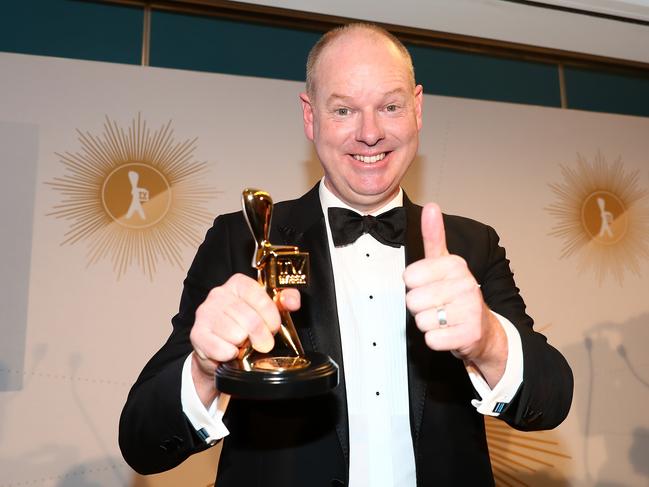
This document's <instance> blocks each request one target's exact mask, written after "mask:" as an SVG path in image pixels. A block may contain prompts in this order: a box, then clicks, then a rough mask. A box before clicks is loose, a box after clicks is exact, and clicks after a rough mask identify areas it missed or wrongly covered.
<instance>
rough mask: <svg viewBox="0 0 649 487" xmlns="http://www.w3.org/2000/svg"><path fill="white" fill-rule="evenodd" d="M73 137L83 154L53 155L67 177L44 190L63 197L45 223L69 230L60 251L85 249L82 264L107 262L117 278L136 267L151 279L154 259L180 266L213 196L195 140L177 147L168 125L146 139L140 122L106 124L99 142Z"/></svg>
mask: <svg viewBox="0 0 649 487" xmlns="http://www.w3.org/2000/svg"><path fill="white" fill-rule="evenodd" d="M77 133H78V135H79V139H78V140H79V143H80V145H81V150H80V151H78V152H74V153H71V152H65V153H63V154H59V153H57V154H56V155H57V156H58V157H59V159H60V163H61V164H62V165H63V166H64V169H65V174H64V175H63V176H62V177H58V178H54V180H53V181H49V182H47V183H46V184H48V185H50V186H51V187H52V188H54V189H55V190H56V191H58V192H59V193H60V195H61V202H60V203H59V204H57V205H56V206H54V208H53V211H52V212H50V213H49V214H48V215H52V216H55V217H57V218H62V219H65V220H68V221H69V222H70V227H69V230H68V231H67V232H66V233H65V238H64V240H63V242H62V244H75V243H77V242H80V241H88V242H89V245H88V264H89V265H90V264H93V263H96V262H98V261H99V260H101V259H104V258H110V260H111V261H112V263H113V268H114V270H115V272H116V274H117V277H118V278H119V277H121V276H122V275H123V274H124V273H125V272H126V271H127V270H128V268H129V267H131V266H132V265H136V266H137V267H138V268H139V269H140V270H141V271H142V272H143V273H144V274H146V275H147V276H148V277H149V278H151V279H152V278H153V275H154V274H155V272H156V268H157V265H158V262H159V260H160V259H163V260H165V261H168V262H170V263H171V264H173V265H177V266H181V265H182V259H181V249H182V247H183V246H196V245H197V244H198V243H199V242H200V237H201V235H200V233H199V232H201V231H202V229H203V228H204V226H205V225H206V224H208V223H209V222H210V221H211V215H210V212H209V211H208V210H207V209H206V204H207V202H208V201H209V200H211V199H213V198H214V196H215V191H214V190H212V189H210V188H209V186H207V185H206V184H205V183H204V180H205V179H206V175H207V172H208V168H207V163H206V162H201V161H197V160H196V159H195V158H194V152H195V150H196V142H197V139H193V140H185V141H182V142H177V141H176V140H175V139H174V133H173V129H172V127H171V120H169V121H168V122H167V124H166V125H163V126H161V127H160V128H159V129H158V130H155V131H153V132H152V131H151V130H150V129H149V128H148V127H147V124H146V122H145V121H144V120H142V117H141V116H140V114H138V115H137V117H136V118H134V119H133V120H132V122H131V124H130V126H129V127H128V128H127V129H126V130H125V129H124V128H122V127H120V126H119V125H118V123H117V122H116V121H114V120H111V119H110V118H108V116H106V119H105V122H104V127H103V133H102V134H101V135H99V136H97V135H93V134H91V133H90V132H85V133H84V132H81V131H80V130H77Z"/></svg>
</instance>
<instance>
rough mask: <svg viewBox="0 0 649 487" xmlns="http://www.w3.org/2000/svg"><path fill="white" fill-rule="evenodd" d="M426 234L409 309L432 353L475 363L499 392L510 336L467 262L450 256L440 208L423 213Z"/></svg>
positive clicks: (411, 269) (407, 278)
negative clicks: (507, 335)
mask: <svg viewBox="0 0 649 487" xmlns="http://www.w3.org/2000/svg"><path fill="white" fill-rule="evenodd" d="M421 233H422V238H423V244H424V258H423V259H422V260H420V261H417V262H414V263H412V264H411V265H409V266H408V267H407V268H406V270H405V271H404V273H403V280H404V282H405V284H406V287H407V288H408V292H407V294H406V307H407V308H408V310H409V311H410V313H412V315H413V316H414V317H415V322H416V324H417V328H419V329H420V330H421V331H422V332H423V333H424V339H425V340H426V345H428V347H429V348H430V349H431V350H436V351H450V352H451V353H453V355H454V356H455V357H457V358H459V359H461V360H463V361H465V363H467V362H470V363H472V364H473V365H474V366H476V367H477V368H478V369H479V370H480V372H481V373H482V375H483V376H484V378H485V380H486V381H487V383H489V385H490V386H491V387H493V386H495V385H496V384H497V383H498V381H499V380H500V378H501V377H502V375H503V373H504V371H505V365H506V363H507V338H506V335H505V332H504V330H503V328H502V326H501V325H500V323H499V322H498V319H497V318H496V317H495V315H494V314H493V313H492V312H491V311H490V310H489V308H488V307H487V305H486V304H485V302H484V300H483V299H482V292H481V291H480V286H479V284H478V283H477V282H476V280H475V278H474V277H473V275H472V274H471V271H470V270H469V268H468V266H467V263H466V261H465V260H464V259H463V258H462V257H460V256H458V255H453V254H450V253H449V251H448V249H447V247H446V233H445V229H444V221H443V218H442V212H441V210H440V208H439V206H437V205H436V204H435V203H429V204H427V205H426V206H425V207H424V209H423V211H422V214H421Z"/></svg>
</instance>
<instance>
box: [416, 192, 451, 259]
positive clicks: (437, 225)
mask: <svg viewBox="0 0 649 487" xmlns="http://www.w3.org/2000/svg"><path fill="white" fill-rule="evenodd" d="M421 235H422V238H423V240H424V256H425V257H426V258H431V257H433V258H434V257H441V256H443V255H448V250H447V248H446V231H445V230H444V220H443V219H442V210H440V209H439V206H438V205H437V204H436V203H428V204H427V205H426V206H424V209H423V210H422V212H421Z"/></svg>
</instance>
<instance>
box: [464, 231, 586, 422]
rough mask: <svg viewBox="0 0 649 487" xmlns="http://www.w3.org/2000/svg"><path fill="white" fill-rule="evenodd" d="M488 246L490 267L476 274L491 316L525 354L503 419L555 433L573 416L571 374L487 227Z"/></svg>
mask: <svg viewBox="0 0 649 487" xmlns="http://www.w3.org/2000/svg"><path fill="white" fill-rule="evenodd" d="M484 231H485V232H486V239H487V241H488V242H489V245H488V249H489V251H488V255H487V258H486V259H485V262H486V265H484V267H482V268H481V269H480V270H479V271H478V272H477V276H476V277H478V280H479V282H480V284H481V289H482V293H483V297H484V300H485V302H486V303H487V305H488V306H489V308H490V309H492V310H493V311H495V312H497V313H499V314H501V315H503V316H504V317H506V318H507V319H509V321H511V322H512V323H513V324H514V326H516V328H517V330H518V332H519V334H520V337H521V345H522V349H523V383H522V384H521V386H520V388H519V390H518V392H517V393H516V395H515V397H514V399H513V400H512V401H511V402H510V403H509V405H508V406H507V408H506V409H505V410H504V411H503V412H502V413H501V414H500V416H499V418H500V419H502V420H504V421H506V422H507V423H508V424H509V425H510V426H512V427H514V428H516V429H519V430H541V429H551V428H554V427H556V426H557V425H559V424H560V423H561V422H562V421H563V420H564V419H565V417H566V416H567V415H568V412H569V411H570V405H571V402H572V393H573V376H572V370H571V369H570V366H569V365H568V362H567V361H566V359H565V358H564V357H563V355H562V354H561V353H560V352H559V351H558V350H557V349H556V348H554V347H553V346H551V345H550V344H549V343H548V342H547V339H546V337H545V336H543V335H542V334H540V333H537V332H535V331H534V329H533V321H532V319H531V318H530V317H529V316H528V315H527V314H526V312H525V303H524V302H523V299H522V297H521V295H520V292H519V289H518V288H517V287H516V284H515V282H514V276H513V273H512V271H511V269H510V267H509V261H508V260H507V258H506V255H505V249H503V248H502V247H501V246H500V245H499V238H498V235H497V234H496V232H495V231H494V230H493V228H491V227H488V226H485V230H484Z"/></svg>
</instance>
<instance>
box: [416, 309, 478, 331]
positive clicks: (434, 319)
mask: <svg viewBox="0 0 649 487" xmlns="http://www.w3.org/2000/svg"><path fill="white" fill-rule="evenodd" d="M414 317H415V324H416V325H417V328H419V330H421V331H423V332H424V333H425V332H428V331H430V330H437V329H440V328H441V329H445V328H460V327H463V325H465V324H466V323H467V319H468V316H467V313H466V311H465V309H464V306H462V305H447V306H440V307H439V308H430V309H426V310H424V311H420V312H419V313H417V314H415V315H414ZM440 319H444V320H446V324H441V323H440Z"/></svg>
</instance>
